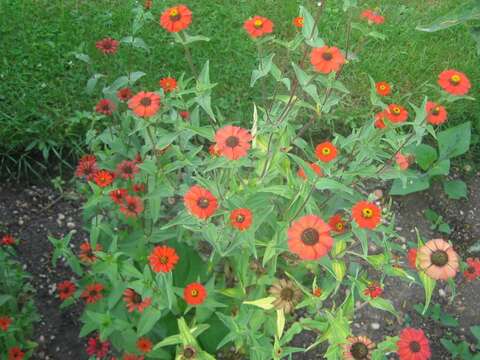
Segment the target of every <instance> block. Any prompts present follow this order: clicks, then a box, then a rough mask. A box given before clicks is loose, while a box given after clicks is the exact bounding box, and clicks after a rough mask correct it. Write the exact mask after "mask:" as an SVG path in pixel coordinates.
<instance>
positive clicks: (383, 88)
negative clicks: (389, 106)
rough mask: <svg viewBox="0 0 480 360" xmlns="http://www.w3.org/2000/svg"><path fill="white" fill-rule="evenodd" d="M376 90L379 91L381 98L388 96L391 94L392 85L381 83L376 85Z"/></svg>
mask: <svg viewBox="0 0 480 360" xmlns="http://www.w3.org/2000/svg"><path fill="white" fill-rule="evenodd" d="M375 89H376V90H377V94H378V95H380V96H387V95H389V94H390V90H391V88H390V84H389V83H387V82H385V81H381V82H378V83H376V84H375Z"/></svg>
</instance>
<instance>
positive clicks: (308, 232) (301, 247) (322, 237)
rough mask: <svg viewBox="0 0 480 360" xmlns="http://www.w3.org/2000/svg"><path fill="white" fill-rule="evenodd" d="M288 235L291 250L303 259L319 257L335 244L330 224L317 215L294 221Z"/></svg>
mask: <svg viewBox="0 0 480 360" xmlns="http://www.w3.org/2000/svg"><path fill="white" fill-rule="evenodd" d="M287 236H288V247H289V248H290V251H291V252H293V253H295V254H297V255H298V256H299V257H300V259H302V260H316V259H319V258H321V257H322V256H325V255H326V254H327V253H328V252H329V251H330V249H331V248H332V246H333V238H332V237H331V236H330V226H328V225H327V224H325V222H324V221H323V220H322V219H321V218H319V217H318V216H316V215H307V216H304V217H302V218H300V219H298V220H297V221H294V222H293V223H292V225H291V226H290V228H289V229H288V233H287Z"/></svg>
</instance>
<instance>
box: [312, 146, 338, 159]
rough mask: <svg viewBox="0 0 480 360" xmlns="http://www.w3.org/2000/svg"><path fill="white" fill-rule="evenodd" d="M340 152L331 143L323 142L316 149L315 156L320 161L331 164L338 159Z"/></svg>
mask: <svg viewBox="0 0 480 360" xmlns="http://www.w3.org/2000/svg"><path fill="white" fill-rule="evenodd" d="M337 153H338V150H337V148H336V147H335V145H333V144H332V143H331V142H330V141H325V142H322V143H321V144H318V145H317V146H316V147H315V155H317V158H318V160H320V161H323V162H326V163H328V162H330V161H332V160H334V159H335V158H336V157H337Z"/></svg>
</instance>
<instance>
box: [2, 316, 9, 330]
mask: <svg viewBox="0 0 480 360" xmlns="http://www.w3.org/2000/svg"><path fill="white" fill-rule="evenodd" d="M11 323H12V318H11V317H10V316H0V329H2V330H3V331H7V330H8V328H9V327H10V324H11Z"/></svg>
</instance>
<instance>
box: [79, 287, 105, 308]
mask: <svg viewBox="0 0 480 360" xmlns="http://www.w3.org/2000/svg"><path fill="white" fill-rule="evenodd" d="M104 288H105V287H104V286H103V285H102V284H100V283H93V284H89V285H87V286H86V288H85V290H83V292H82V294H81V295H80V297H81V298H83V300H85V302H86V303H87V304H95V303H96V302H97V301H98V300H100V299H102V298H103V294H102V291H103V289H104Z"/></svg>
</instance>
